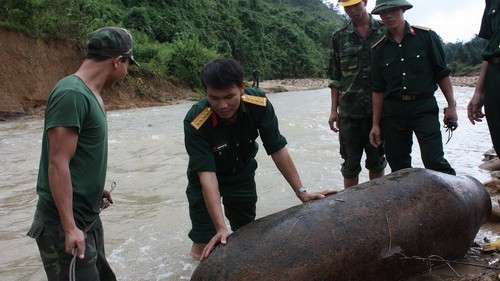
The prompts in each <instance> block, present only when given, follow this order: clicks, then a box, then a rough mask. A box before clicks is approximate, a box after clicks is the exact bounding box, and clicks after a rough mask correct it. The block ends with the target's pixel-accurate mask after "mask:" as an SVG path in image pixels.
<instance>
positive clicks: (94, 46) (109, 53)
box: [87, 26, 139, 66]
mask: <svg viewBox="0 0 500 281" xmlns="http://www.w3.org/2000/svg"><path fill="white" fill-rule="evenodd" d="M87 54H91V55H95V56H101V57H117V56H122V57H124V58H129V59H130V61H131V62H132V63H133V64H135V65H137V66H138V65H139V64H138V63H137V62H136V61H135V60H134V56H133V50H132V34H130V32H129V31H128V30H126V29H124V28H120V27H113V26H107V27H102V28H99V29H97V30H95V31H93V32H91V33H90V36H89V41H87Z"/></svg>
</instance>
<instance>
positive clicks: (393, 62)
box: [372, 22, 451, 98]
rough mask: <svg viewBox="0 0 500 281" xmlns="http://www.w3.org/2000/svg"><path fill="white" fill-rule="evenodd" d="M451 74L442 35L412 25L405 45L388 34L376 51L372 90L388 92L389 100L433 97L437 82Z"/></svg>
mask: <svg viewBox="0 0 500 281" xmlns="http://www.w3.org/2000/svg"><path fill="white" fill-rule="evenodd" d="M450 72H451V71H450V69H449V68H448V66H447V65H446V62H445V59H444V52H443V47H442V45H441V41H440V39H439V36H438V35H437V34H436V33H435V32H434V31H432V30H429V29H424V28H419V27H415V26H410V25H409V24H408V22H406V27H405V36H404V37H403V40H402V41H401V43H397V42H396V41H395V40H394V39H393V38H392V35H391V34H390V32H389V31H387V35H386V36H385V37H384V38H383V39H382V40H381V41H380V42H379V43H378V44H376V45H375V46H374V47H373V49H372V81H373V82H372V90H373V91H374V92H380V93H384V97H385V98H387V97H391V96H398V95H429V96H430V95H433V94H434V92H435V91H436V90H437V83H438V82H439V81H440V80H441V79H442V78H443V77H446V76H448V75H450Z"/></svg>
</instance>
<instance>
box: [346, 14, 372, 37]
mask: <svg viewBox="0 0 500 281" xmlns="http://www.w3.org/2000/svg"><path fill="white" fill-rule="evenodd" d="M368 15H369V16H370V27H369V29H372V30H375V31H377V30H379V29H380V26H378V25H376V24H375V23H376V21H377V20H376V19H374V18H373V17H372V15H371V14H368ZM346 30H347V32H349V33H354V32H356V26H355V25H354V22H353V21H352V20H349V23H348V25H347V28H346Z"/></svg>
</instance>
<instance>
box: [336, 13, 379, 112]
mask: <svg viewBox="0 0 500 281" xmlns="http://www.w3.org/2000/svg"><path fill="white" fill-rule="evenodd" d="M370 19H371V22H370V27H369V29H368V33H367V35H366V38H365V39H363V38H362V37H361V35H360V34H359V33H358V32H357V31H356V27H355V26H354V23H353V22H352V21H349V23H348V24H347V25H345V26H344V27H342V28H340V29H339V30H337V31H335V32H334V33H333V36H332V48H331V53H330V67H329V72H330V73H329V76H330V84H329V87H334V88H338V89H339V93H340V95H339V103H338V107H339V114H340V116H341V117H351V118H369V117H372V90H371V87H370V83H371V67H370V65H371V59H370V57H371V56H370V52H371V47H372V46H373V44H375V43H376V42H377V41H378V40H379V39H380V38H381V37H382V36H383V35H384V33H385V28H384V25H383V23H382V22H381V21H379V20H375V19H374V18H373V17H372V16H371V15H370Z"/></svg>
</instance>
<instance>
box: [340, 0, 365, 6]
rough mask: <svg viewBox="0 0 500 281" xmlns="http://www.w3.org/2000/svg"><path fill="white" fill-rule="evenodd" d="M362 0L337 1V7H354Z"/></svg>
mask: <svg viewBox="0 0 500 281" xmlns="http://www.w3.org/2000/svg"><path fill="white" fill-rule="evenodd" d="M361 1H362V0H339V5H340V6H342V7H347V6H352V5H356V4H358V3H359V2H361Z"/></svg>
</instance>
